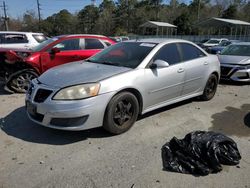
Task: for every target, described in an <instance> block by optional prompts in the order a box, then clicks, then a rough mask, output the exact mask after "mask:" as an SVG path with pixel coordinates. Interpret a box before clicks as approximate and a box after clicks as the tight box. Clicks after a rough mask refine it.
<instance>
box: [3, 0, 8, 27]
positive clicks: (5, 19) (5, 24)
mask: <svg viewBox="0 0 250 188" xmlns="http://www.w3.org/2000/svg"><path fill="white" fill-rule="evenodd" d="M3 11H4V26H5V31H8V30H9V27H8V16H7V12H6V5H5V1H3Z"/></svg>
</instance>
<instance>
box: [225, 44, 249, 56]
mask: <svg viewBox="0 0 250 188" xmlns="http://www.w3.org/2000/svg"><path fill="white" fill-rule="evenodd" d="M221 55H235V56H250V45H230V46H228V47H226V48H225V49H224V50H223V51H222V52H221Z"/></svg>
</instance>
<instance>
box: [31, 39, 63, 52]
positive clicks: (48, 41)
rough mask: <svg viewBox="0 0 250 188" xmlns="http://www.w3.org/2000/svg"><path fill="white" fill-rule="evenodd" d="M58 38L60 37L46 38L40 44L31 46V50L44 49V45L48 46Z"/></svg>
mask: <svg viewBox="0 0 250 188" xmlns="http://www.w3.org/2000/svg"><path fill="white" fill-rule="evenodd" d="M56 40H58V38H56V37H54V38H51V39H48V40H45V41H43V42H42V43H40V44H39V45H37V46H35V47H33V48H31V50H32V51H34V52H38V51H40V50H42V49H43V48H44V47H46V46H48V45H49V44H51V43H53V42H55V41H56Z"/></svg>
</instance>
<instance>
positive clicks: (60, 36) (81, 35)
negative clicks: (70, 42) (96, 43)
mask: <svg viewBox="0 0 250 188" xmlns="http://www.w3.org/2000/svg"><path fill="white" fill-rule="evenodd" d="M84 36H86V37H87V36H88V37H89V36H90V37H106V36H104V35H93V34H70V35H59V36H56V37H57V38H67V37H84Z"/></svg>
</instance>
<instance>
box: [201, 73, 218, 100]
mask: <svg viewBox="0 0 250 188" xmlns="http://www.w3.org/2000/svg"><path fill="white" fill-rule="evenodd" d="M217 85H218V78H217V76H216V75H214V74H212V75H210V77H209V78H208V80H207V83H206V86H205V88H204V91H203V94H202V96H201V99H202V100H204V101H209V100H211V99H212V98H213V97H214V95H215V92H216V89H217Z"/></svg>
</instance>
